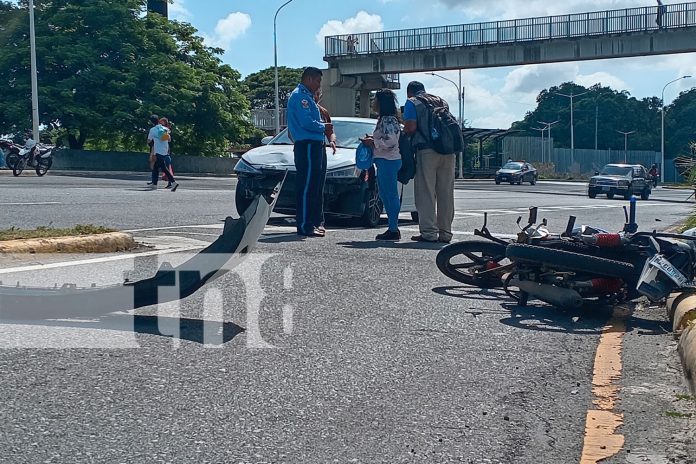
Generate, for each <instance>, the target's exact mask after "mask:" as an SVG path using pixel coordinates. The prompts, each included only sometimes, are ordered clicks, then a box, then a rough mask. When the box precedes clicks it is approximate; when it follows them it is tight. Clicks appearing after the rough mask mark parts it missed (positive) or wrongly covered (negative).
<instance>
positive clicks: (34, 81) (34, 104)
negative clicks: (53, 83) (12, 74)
mask: <svg viewBox="0 0 696 464" xmlns="http://www.w3.org/2000/svg"><path fill="white" fill-rule="evenodd" d="M29 45H30V47H31V119H32V133H33V134H34V140H35V141H36V143H39V141H40V140H41V139H40V136H39V82H38V77H37V71H36V28H35V27H34V0H29Z"/></svg>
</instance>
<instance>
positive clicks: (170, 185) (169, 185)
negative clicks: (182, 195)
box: [164, 182, 172, 189]
mask: <svg viewBox="0 0 696 464" xmlns="http://www.w3.org/2000/svg"><path fill="white" fill-rule="evenodd" d="M164 188H166V189H170V188H172V183H171V182H170V183H168V184H167V186H166V187H164Z"/></svg>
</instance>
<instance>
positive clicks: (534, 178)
mask: <svg viewBox="0 0 696 464" xmlns="http://www.w3.org/2000/svg"><path fill="white" fill-rule="evenodd" d="M536 182H537V179H536V177H534V176H532V178H531V179H530V180H529V185H536Z"/></svg>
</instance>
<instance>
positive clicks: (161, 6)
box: [147, 0, 169, 18]
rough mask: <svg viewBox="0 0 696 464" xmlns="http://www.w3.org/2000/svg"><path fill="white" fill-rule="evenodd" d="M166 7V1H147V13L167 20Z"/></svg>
mask: <svg viewBox="0 0 696 464" xmlns="http://www.w3.org/2000/svg"><path fill="white" fill-rule="evenodd" d="M167 6H168V4H167V0H147V11H148V12H150V13H159V14H161V15H162V16H164V17H165V18H169V13H168V10H167Z"/></svg>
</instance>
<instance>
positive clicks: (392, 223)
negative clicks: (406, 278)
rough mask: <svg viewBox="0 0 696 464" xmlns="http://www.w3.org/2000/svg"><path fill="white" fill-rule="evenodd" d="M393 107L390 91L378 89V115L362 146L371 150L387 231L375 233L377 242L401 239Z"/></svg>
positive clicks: (398, 130) (396, 118) (397, 131)
mask: <svg viewBox="0 0 696 464" xmlns="http://www.w3.org/2000/svg"><path fill="white" fill-rule="evenodd" d="M397 108H398V103H397V101H396V95H395V94H394V92H393V91H391V90H389V89H382V90H378V91H377V94H376V95H375V99H374V102H373V104H372V109H373V110H374V112H375V113H377V114H379V118H378V119H377V126H376V127H375V130H374V132H373V133H372V136H371V137H370V136H368V137H367V138H366V139H365V140H364V143H366V144H367V145H368V146H370V147H372V149H373V155H372V157H373V159H374V163H375V167H376V168H377V188H378V191H379V196H380V198H381V199H382V203H384V209H385V210H386V211H387V217H388V218H389V228H388V229H387V231H386V232H384V233H381V234H379V235H378V236H377V237H376V239H377V240H390V241H396V240H401V232H400V231H399V212H400V211H401V198H400V197H399V187H398V180H397V177H396V175H397V173H398V172H399V169H401V153H400V152H399V136H400V135H401V125H400V123H399V113H398V110H397Z"/></svg>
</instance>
